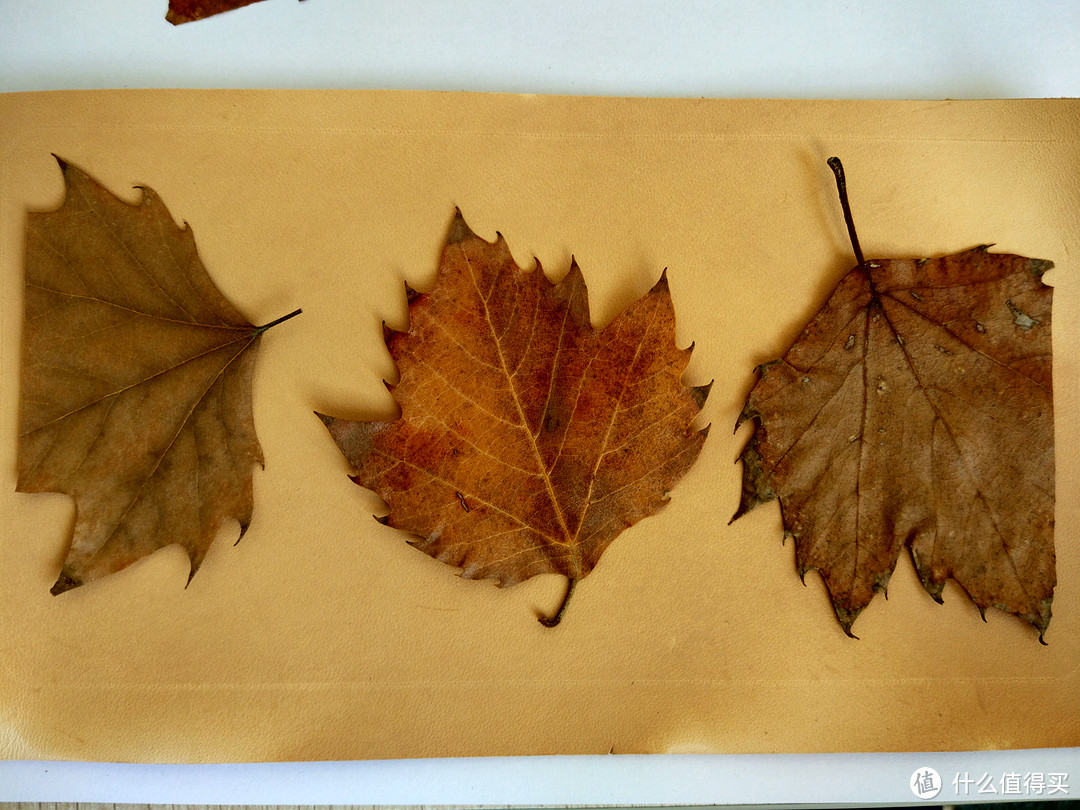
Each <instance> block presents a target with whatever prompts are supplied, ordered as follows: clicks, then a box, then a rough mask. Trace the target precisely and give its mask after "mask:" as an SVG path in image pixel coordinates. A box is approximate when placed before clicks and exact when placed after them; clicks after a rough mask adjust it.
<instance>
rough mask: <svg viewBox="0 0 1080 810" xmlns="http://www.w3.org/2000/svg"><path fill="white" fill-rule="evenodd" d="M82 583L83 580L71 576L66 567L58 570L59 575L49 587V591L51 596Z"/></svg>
mask: <svg viewBox="0 0 1080 810" xmlns="http://www.w3.org/2000/svg"><path fill="white" fill-rule="evenodd" d="M82 584H83V581H82V580H81V579H79V578H77V577H73V576H72V575H71V574H70V573H69V572H68V571H67V569H64V570H62V571H61V572H60V576H59V577H58V578H57V580H56V582H55V583H54V584H53V586H52V587H51V588H50V589H49V593H51V594H52V595H53V596H59V595H60V594H62V593H64V592H66V591H70V590H72V589H73V588H78V587H79V586H80V585H82Z"/></svg>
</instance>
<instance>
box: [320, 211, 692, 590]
mask: <svg viewBox="0 0 1080 810" xmlns="http://www.w3.org/2000/svg"><path fill="white" fill-rule="evenodd" d="M410 298H411V300H410V304H409V329H408V331H407V332H391V333H390V334H389V336H388V339H387V344H388V347H389V350H390V353H391V355H392V357H393V359H394V360H395V362H396V363H397V366H398V369H399V371H400V375H401V378H400V381H399V383H398V384H397V385H396V386H394V388H393V392H394V396H395V398H396V399H397V401H398V403H399V404H400V406H401V417H400V418H398V419H396V420H394V421H391V422H351V421H348V420H342V419H334V418H332V417H323V419H324V421H325V422H326V424H327V426H328V427H329V429H330V432H331V434H332V435H333V437H334V439H335V441H336V442H337V443H338V445H339V447H340V448H341V450H342V452H343V453H344V454H345V456H346V457H347V458H348V459H349V461H350V462H351V463H352V464H353V466H354V467H355V468H356V471H357V472H356V475H355V477H354V480H355V481H356V483H358V484H360V485H361V486H364V487H367V488H368V489H372V490H374V491H375V492H376V493H378V494H379V495H380V496H381V497H382V498H383V499H384V500H385V501H386V502H387V504H389V507H390V512H389V514H388V515H387V516H386V517H385V518H384V519H383V520H384V522H385V523H386V524H387V525H389V526H392V527H395V528H399V529H402V530H404V531H406V532H410V533H412V534H414V535H417V536H418V539H416V540H415V541H413V545H415V546H416V547H417V548H419V549H420V550H421V551H424V552H425V553H427V554H430V555H431V556H432V557H435V558H436V559H439V560H442V561H443V562H445V563H447V564H448V565H452V566H457V567H460V568H461V569H462V576H464V577H467V578H490V579H493V580H495V582H496V583H497V584H499V585H512V584H514V583H517V582H521V581H522V580H524V579H527V578H529V577H532V576H535V575H536V574H543V573H557V574H562V575H564V576H566V577H567V578H568V579H569V580H570V582H571V585H572V584H573V583H574V582H576V581H578V580H580V579H582V578H583V577H585V576H586V575H587V574H588V573H589V572H590V571H591V570H592V569H593V567H594V566H595V565H596V564H597V562H598V560H599V559H600V555H601V554H603V552H604V549H606V548H607V546H608V544H609V543H611V541H612V540H613V539H614V538H615V537H616V536H617V535H618V534H619V533H620V532H622V531H623V530H624V529H625V528H627V527H629V526H631V525H633V524H634V523H636V522H637V521H638V520H640V519H641V518H644V517H646V516H648V515H650V514H652V513H653V512H655V511H656V510H657V509H659V508H660V507H661V506H663V505H664V504H665V503H666V502H667V500H668V496H667V493H668V491H669V490H670V489H671V488H672V487H673V486H674V484H675V482H676V481H677V480H678V479H679V478H680V477H681V476H682V475H683V473H684V472H685V471H686V470H687V469H688V468H689V467H690V465H691V464H692V463H693V462H694V460H695V459H696V458H697V454H698V451H699V450H700V448H701V445H702V442H703V441H704V439H705V433H704V431H696V430H691V429H690V422H691V421H692V420H693V419H694V417H695V416H696V415H697V413H698V411H699V410H700V408H701V405H702V403H703V402H704V398H705V394H706V390H707V389H705V388H690V387H687V386H685V385H683V383H682V381H681V377H682V373H683V370H684V369H685V367H686V364H687V363H688V361H689V359H690V351H691V350H690V349H678V348H677V347H676V346H675V339H674V338H675V314H674V310H673V308H672V303H671V297H670V294H669V293H668V285H667V279H666V277H663V276H662V277H661V278H660V280H659V281H658V282H657V283H656V285H655V286H654V287H653V289H652V290H651V291H650V292H649V293H647V294H646V295H645V296H644V297H643V298H641V299H640V300H638V301H637V302H636V303H634V304H633V305H632V306H631V307H630V308H629V309H628V310H626V311H625V312H623V313H622V314H621V315H619V316H618V317H617V318H615V320H614V321H612V322H611V323H610V324H608V325H607V326H606V327H604V328H603V329H600V330H597V329H594V328H593V327H592V325H591V323H590V321H589V307H588V301H587V297H586V289H585V281H584V279H583V277H582V275H581V271H580V270H579V269H578V267H577V265H576V263H574V264H572V265H571V268H570V272H569V274H568V275H567V276H566V277H565V278H564V279H563V280H562V281H560V282H558V283H557V284H552V283H550V282H549V281H548V280H547V278H546V277H545V276H544V273H543V271H542V270H541V268H540V267H539V265H538V266H537V268H536V269H534V270H532V271H525V270H522V269H521V268H520V267H518V266H517V264H516V263H515V262H514V260H513V258H512V257H511V255H510V251H509V250H508V249H507V246H506V243H505V241H504V240H503V239H502V237H501V236H500V237H499V238H498V239H497V240H496V241H495V242H494V243H489V242H487V241H485V240H483V239H481V238H480V237H478V236H476V235H475V234H474V233H472V231H471V230H469V228H468V226H466V224H465V221H464V220H463V219H462V218H461V215H460V213H459V214H458V215H457V217H456V218H455V221H454V223H453V225H452V227H451V230H450V235H449V238H448V240H447V244H446V247H445V249H444V251H443V254H442V261H441V264H440V268H439V275H438V279H437V281H436V284H435V287H434V289H432V290H431V291H430V292H427V293H422V294H412V295H411V296H410Z"/></svg>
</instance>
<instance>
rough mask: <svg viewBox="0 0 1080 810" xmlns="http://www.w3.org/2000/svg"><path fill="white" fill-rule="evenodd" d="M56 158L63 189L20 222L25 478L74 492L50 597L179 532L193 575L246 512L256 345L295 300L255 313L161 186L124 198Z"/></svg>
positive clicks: (22, 483) (30, 484)
mask: <svg viewBox="0 0 1080 810" xmlns="http://www.w3.org/2000/svg"><path fill="white" fill-rule="evenodd" d="M57 160H58V161H59V163H60V168H61V170H62V172H63V176H64V183H65V198H64V202H63V204H62V205H61V207H60V208H59V209H57V210H56V211H52V212H38V213H30V214H28V216H27V224H26V300H25V307H26V314H25V322H24V326H23V371H22V391H21V397H20V413H19V453H18V468H19V470H18V472H19V476H18V485H17V489H18V491H20V492H63V493H66V494H68V495H71V496H72V497H73V498H74V499H75V506H76V513H77V516H76V521H75V528H74V535H73V538H72V542H71V547H70V550H69V552H68V554H67V559H66V560H65V561H64V565H63V569H62V571H61V573H60V576H59V578H58V579H57V582H56V584H55V585H54V586H53V588H52V592H53V593H54V594H59V593H62V592H64V591H66V590H69V589H71V588H74V587H76V586H78V585H81V584H83V583H85V582H89V581H90V580H93V579H97V578H99V577H102V576H105V575H106V574H110V573H112V572H114V571H118V570H120V569H121V568H124V567H126V566H127V565H129V564H131V563H132V562H134V561H135V560H137V559H139V558H140V557H143V556H145V555H147V554H150V553H151V552H152V551H154V550H156V549H158V548H162V547H164V546H167V545H170V544H172V543H179V544H180V545H181V546H183V547H184V548H185V549H186V550H187V553H188V557H189V559H190V560H191V573H190V576H194V575H195V572H196V571H197V570H198V568H199V565H200V563H201V562H202V560H203V557H204V556H205V554H206V552H207V550H208V548H209V546H210V544H211V542H212V541H213V539H214V536H215V535H216V533H217V531H218V529H219V528H220V527H221V526H222V525H224V523H225V521H227V520H231V519H235V520H238V521H239V522H240V535H241V536H243V534H244V531H245V530H246V528H247V526H248V524H249V523H250V521H251V513H252V493H251V469H252V465H253V464H256V463H258V464H262V462H263V457H262V451H261V450H260V448H259V442H258V439H257V438H256V436H255V427H254V424H253V423H252V416H251V378H252V373H253V371H254V367H255V356H256V350H257V348H258V344H259V337H260V335H261V334H262V333H263V332H264V331H265V330H266V329H268V328H269V327H270V326H273V325H274V323H280V322H281V321H282V320H285V318H289V317H292V315H295V314H297V313H298V312H299V310H297V312H294V313H291V314H290V315H287V316H285V318H281V319H279V320H278V321H275V322H274V323H271V324H266V325H265V326H262V327H255V326H252V325H251V324H250V323H248V321H247V320H246V319H245V318H244V317H243V315H241V314H240V312H239V311H237V309H236V308H235V307H234V306H233V305H232V304H231V303H229V301H228V300H226V298H225V297H224V296H223V295H222V294H221V292H220V291H218V289H217V288H216V287H215V286H214V283H213V281H211V279H210V276H209V275H207V272H206V270H205V269H204V267H203V264H202V262H201V261H200V260H199V256H198V253H197V252H196V248H195V238H194V236H193V235H192V232H191V230H190V229H189V228H187V227H186V226H185V227H184V228H179V227H177V226H176V224H175V223H174V222H173V219H172V217H171V216H170V214H169V212H168V210H167V209H166V208H165V205H164V204H163V203H162V202H161V200H160V198H159V197H158V196H157V194H155V193H154V192H153V191H152V190H151V189H149V188H145V187H143V188H142V200H141V201H140V202H138V203H136V204H134V205H130V204H128V203H125V202H124V201H123V200H120V199H119V198H117V197H115V196H113V195H112V194H111V193H110V192H109V191H108V190H107V189H105V188H104V187H102V186H101V185H99V184H98V183H97V182H96V181H95V180H93V179H92V178H91V177H89V176H88V175H86V174H85V173H84V172H82V171H81V170H80V169H78V168H76V167H74V166H72V165H71V164H69V163H66V162H65V161H63V160H60V159H59V158H57ZM190 576H189V581H190Z"/></svg>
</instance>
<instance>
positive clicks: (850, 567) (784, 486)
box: [732, 200, 1055, 640]
mask: <svg viewBox="0 0 1080 810" xmlns="http://www.w3.org/2000/svg"><path fill="white" fill-rule="evenodd" d="M845 203H846V200H845ZM855 244H856V252H857V253H858V248H857V241H856V242H855ZM1052 266H1053V265H1052V264H1051V263H1050V262H1048V261H1041V260H1039V259H1028V258H1024V257H1022V256H1012V255H1007V254H997V253H988V252H987V248H986V247H985V246H984V247H978V248H974V249H972V250H967V251H964V252H962V253H957V254H955V255H952V256H945V257H942V258H936V259H920V260H910V259H877V260H874V261H868V262H864V263H862V264H860V265H859V266H857V267H856V268H855V269H854V270H852V271H851V272H850V273H849V274H848V275H847V276H845V277H844V279H843V280H842V281H841V282H840V284H839V286H837V288H836V289H835V290H834V291H833V293H832V295H831V297H830V298H829V299H828V301H827V302H826V303H825V305H824V307H823V308H822V309H821V311H820V312H818V314H817V315H816V316H815V317H814V318H813V320H811V321H810V324H809V325H808V326H807V327H806V329H805V330H804V331H803V333H802V335H800V337H799V338H798V340H797V341H796V342H795V344H794V345H793V346H792V347H791V349H790V350H789V351H788V352H787V354H786V355H785V356H784V358H783V359H782V360H776V361H773V362H771V363H766V364H764V365H763V366H761V367H760V372H761V378H760V380H759V381H758V382H757V384H756V385H755V386H754V388H753V390H751V392H750V395H749V397H748V398H747V401H746V405H745V407H744V408H743V412H742V415H741V416H740V417H739V422H738V423H739V424H740V425H741V424H742V423H743V422H745V421H747V420H754V421H755V422H756V428H755V431H754V435H753V437H752V438H751V440H750V442H749V444H748V445H747V447H746V449H745V450H744V451H743V453H742V457H741V458H742V462H743V492H742V498H741V502H740V504H739V508H738V511H737V512H736V514H735V517H733V518H732V520H735V519H736V518H738V517H740V516H741V515H743V514H745V513H746V512H748V511H749V510H751V509H753V508H754V507H755V506H757V505H758V504H760V503H764V502H766V501H770V500H772V499H774V498H779V500H780V508H781V512H782V515H783V522H784V531H785V533H786V534H790V535H791V536H793V537H794V538H795V559H796V565H797V567H798V572H799V575H800V576H805V574H806V572H807V571H811V570H816V571H819V572H820V573H821V576H822V577H823V579H824V581H825V585H826V587H827V588H828V591H829V594H830V596H831V598H832V602H833V608H834V610H835V611H836V615H837V618H838V619H839V621H840V624H841V626H842V627H843V629H844V632H845V633H847V634H848V635H851V625H852V623H853V622H854V621H855V619H856V617H857V616H858V615H859V612H860V611H861V610H862V609H863V608H864V607H866V605H867V604H869V602H870V600H871V599H872V598H873V596H874V593H875V592H877V591H882V592H884V591H885V589H886V586H887V584H888V581H889V577H890V575H891V574H892V571H893V569H894V567H895V566H896V562H897V559H898V557H899V555H900V552H901V550H902V549H903V548H905V547H907V548H908V549H910V552H911V556H912V559H913V560H914V563H915V567H916V569H917V571H918V574H919V578H920V579H921V580H922V583H923V586H924V587H925V588H926V590H927V591H928V592H929V593H930V595H931V596H932V597H933V598H934V599H935V600H936V601H938V602H940V601H941V593H942V589H943V588H944V585H945V581H946V580H947V579H953V580H955V581H956V582H957V583H959V584H960V586H961V587H962V588H963V589H964V590H965V591H967V593H968V595H969V596H970V597H971V599H972V600H973V601H974V602H975V604H976V605H978V607H979V610H980V611H985V609H986V608H987V607H996V608H999V609H1001V610H1004V611H1006V612H1009V613H1013V614H1015V615H1016V616H1019V617H1020V618H1022V619H1024V620H1025V621H1027V622H1030V623H1031V624H1032V625H1034V626H1035V628H1036V629H1037V630H1038V631H1039V637H1040V640H1041V639H1042V634H1043V633H1044V632H1045V630H1046V628H1047V625H1048V624H1049V622H1050V604H1051V600H1052V598H1053V590H1054V584H1055V574H1054V542H1053V528H1054V432H1053V427H1054V426H1053V397H1052V392H1051V356H1050V304H1051V296H1052V290H1051V288H1049V287H1046V286H1044V285H1043V283H1042V280H1041V278H1042V275H1043V273H1044V272H1046V271H1047V270H1048V269H1049V268H1051V267H1052Z"/></svg>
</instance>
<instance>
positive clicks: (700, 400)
mask: <svg viewBox="0 0 1080 810" xmlns="http://www.w3.org/2000/svg"><path fill="white" fill-rule="evenodd" d="M691 348H693V347H692V346H691ZM714 382H715V380H709V381H708V382H707V383H705V385H695V386H691V387H690V397H691V398H692V399H693V400H694V402H695V403H697V406H698V407H699V408H702V407H704V406H705V400H707V399H708V398H709V391H711V390H712V385H713V383H714Z"/></svg>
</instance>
